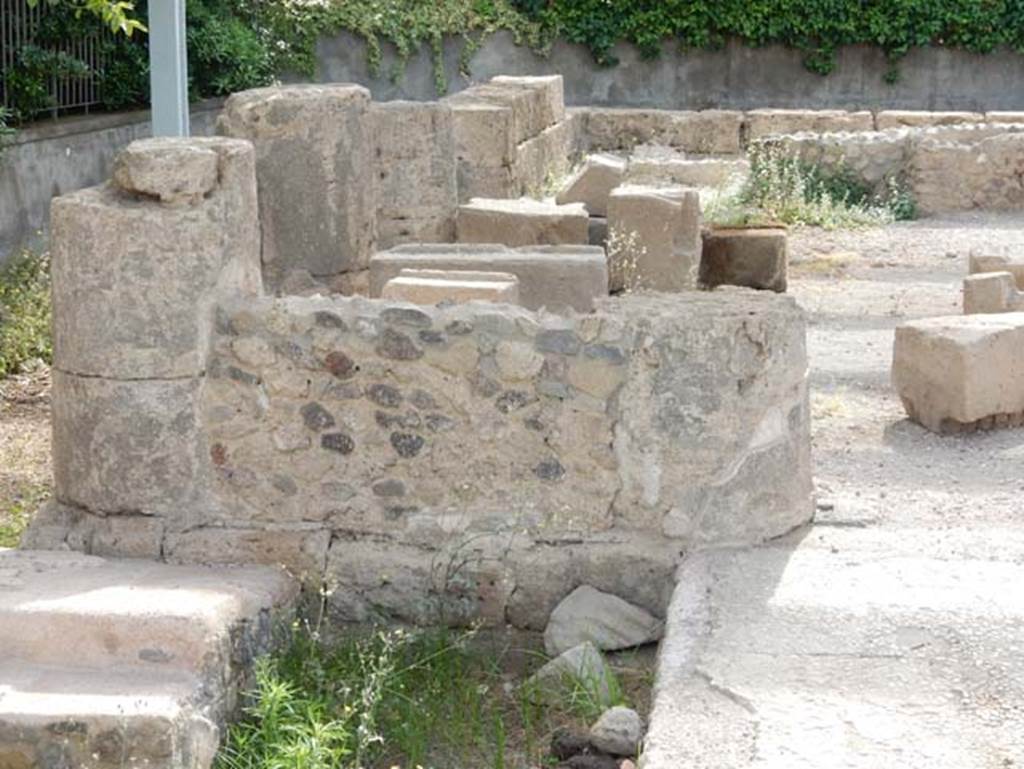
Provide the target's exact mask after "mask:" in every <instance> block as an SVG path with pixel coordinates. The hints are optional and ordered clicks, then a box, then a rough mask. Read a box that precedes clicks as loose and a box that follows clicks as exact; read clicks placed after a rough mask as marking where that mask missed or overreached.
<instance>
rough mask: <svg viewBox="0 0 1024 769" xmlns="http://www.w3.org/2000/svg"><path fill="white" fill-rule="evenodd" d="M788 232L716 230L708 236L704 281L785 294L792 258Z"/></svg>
mask: <svg viewBox="0 0 1024 769" xmlns="http://www.w3.org/2000/svg"><path fill="white" fill-rule="evenodd" d="M786 240H787V238H786V231H785V230H784V229H767V228H751V229H727V228H713V229H710V230H708V231H707V232H705V233H704V237H703V252H702V254H701V262H700V282H701V284H702V285H705V286H708V287H709V288H714V287H716V286H723V285H728V286H745V287H747V288H756V289H762V290H767V291H777V292H780V293H781V292H784V291H785V290H786V276H787V271H788V264H789V257H788V252H787V248H786Z"/></svg>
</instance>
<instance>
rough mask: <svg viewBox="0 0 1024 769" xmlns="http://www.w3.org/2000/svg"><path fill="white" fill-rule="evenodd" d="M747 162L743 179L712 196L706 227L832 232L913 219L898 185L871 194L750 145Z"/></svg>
mask: <svg viewBox="0 0 1024 769" xmlns="http://www.w3.org/2000/svg"><path fill="white" fill-rule="evenodd" d="M748 157H749V159H750V175H749V177H748V178H747V180H746V181H745V182H744V183H743V184H742V185H740V186H739V187H737V188H735V189H731V188H730V187H729V185H726V187H725V188H724V189H723V190H722V191H720V192H719V194H716V195H715V196H714V198H713V199H712V200H711V202H710V204H709V205H708V207H707V211H706V213H705V215H706V217H707V219H708V220H709V221H710V222H713V223H714V224H718V225H722V226H758V225H764V224H788V225H805V226H811V227H823V228H825V229H829V230H833V229H849V228H857V227H878V226H882V225H886V224H891V223H892V222H894V221H900V220H906V219H913V218H914V217H915V216H916V213H917V212H916V206H915V205H914V199H913V197H912V196H911V194H910V192H909V191H908V190H907V189H906V187H905V186H904V184H903V183H902V182H901V181H900V180H898V179H895V178H890V179H887V180H886V181H885V183H884V185H883V186H882V188H881V189H880V190H873V189H871V188H870V187H868V186H867V185H865V184H863V183H861V182H860V181H859V180H857V179H856V178H855V177H854V175H853V174H852V173H850V172H849V171H847V170H845V169H839V170H832V169H829V170H826V169H824V168H822V167H819V166H815V165H809V164H807V163H804V162H802V161H801V160H800V159H798V158H794V157H790V156H788V155H786V154H785V153H784V152H783V151H782V150H781V149H780V148H778V147H774V146H771V145H764V144H761V145H755V146H754V147H752V148H751V149H750V151H749V152H748Z"/></svg>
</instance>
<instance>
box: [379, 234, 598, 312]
mask: <svg viewBox="0 0 1024 769" xmlns="http://www.w3.org/2000/svg"><path fill="white" fill-rule="evenodd" d="M407 269H418V270H422V269H427V270H478V271H484V272H506V273H511V274H513V275H515V276H516V277H517V278H518V279H519V302H520V304H522V305H523V306H524V307H527V308H529V309H531V310H538V309H540V308H541V307H546V308H547V309H548V310H550V311H551V312H565V311H567V310H576V311H577V312H591V311H592V310H593V309H594V302H595V301H596V300H597V299H598V298H600V297H603V296H607V295H608V263H607V260H606V258H605V253H604V249H602V248H599V247H594V246H532V247H528V248H521V249H511V248H507V247H505V246H502V245H470V244H453V245H442V244H436V245H426V244H424V245H406V246H399V247H398V248H393V249H391V250H390V251H383V252H381V253H378V254H376V255H375V256H374V257H373V258H372V259H371V260H370V295H371V296H380V295H381V292H382V291H383V290H384V284H385V283H387V282H388V281H389V280H391V279H392V278H395V277H398V275H399V273H400V272H401V271H402V270H407Z"/></svg>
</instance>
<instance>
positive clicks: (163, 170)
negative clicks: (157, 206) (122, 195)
mask: <svg viewBox="0 0 1024 769" xmlns="http://www.w3.org/2000/svg"><path fill="white" fill-rule="evenodd" d="M218 164H219V159H218V157H217V152H216V151H215V150H213V149H211V148H209V147H203V146H201V145H198V144H194V143H190V142H184V141H182V140H180V139H175V138H155V139H142V140H140V141H137V142H133V143H131V144H129V145H128V146H127V147H126V148H125V149H124V150H122V151H121V153H120V154H119V155H118V156H117V158H116V159H115V161H114V172H113V179H114V183H115V184H116V185H117V186H118V187H120V188H121V189H122V190H124V191H125V192H133V193H136V194H139V195H148V196H150V197H154V198H159V200H160V202H161V203H169V204H175V203H181V204H190V203H197V202H199V200H200V198H202V196H203V195H205V194H206V193H207V192H210V191H211V190H212V189H213V188H214V187H216V186H217V166H218Z"/></svg>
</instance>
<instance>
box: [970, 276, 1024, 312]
mask: <svg viewBox="0 0 1024 769" xmlns="http://www.w3.org/2000/svg"><path fill="white" fill-rule="evenodd" d="M1020 311H1024V292H1022V291H1019V290H1017V282H1016V281H1015V280H1014V277H1013V273H1010V272H984V273H980V274H978V275H968V276H967V277H966V278H964V315H975V314H978V313H991V312H1020Z"/></svg>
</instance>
